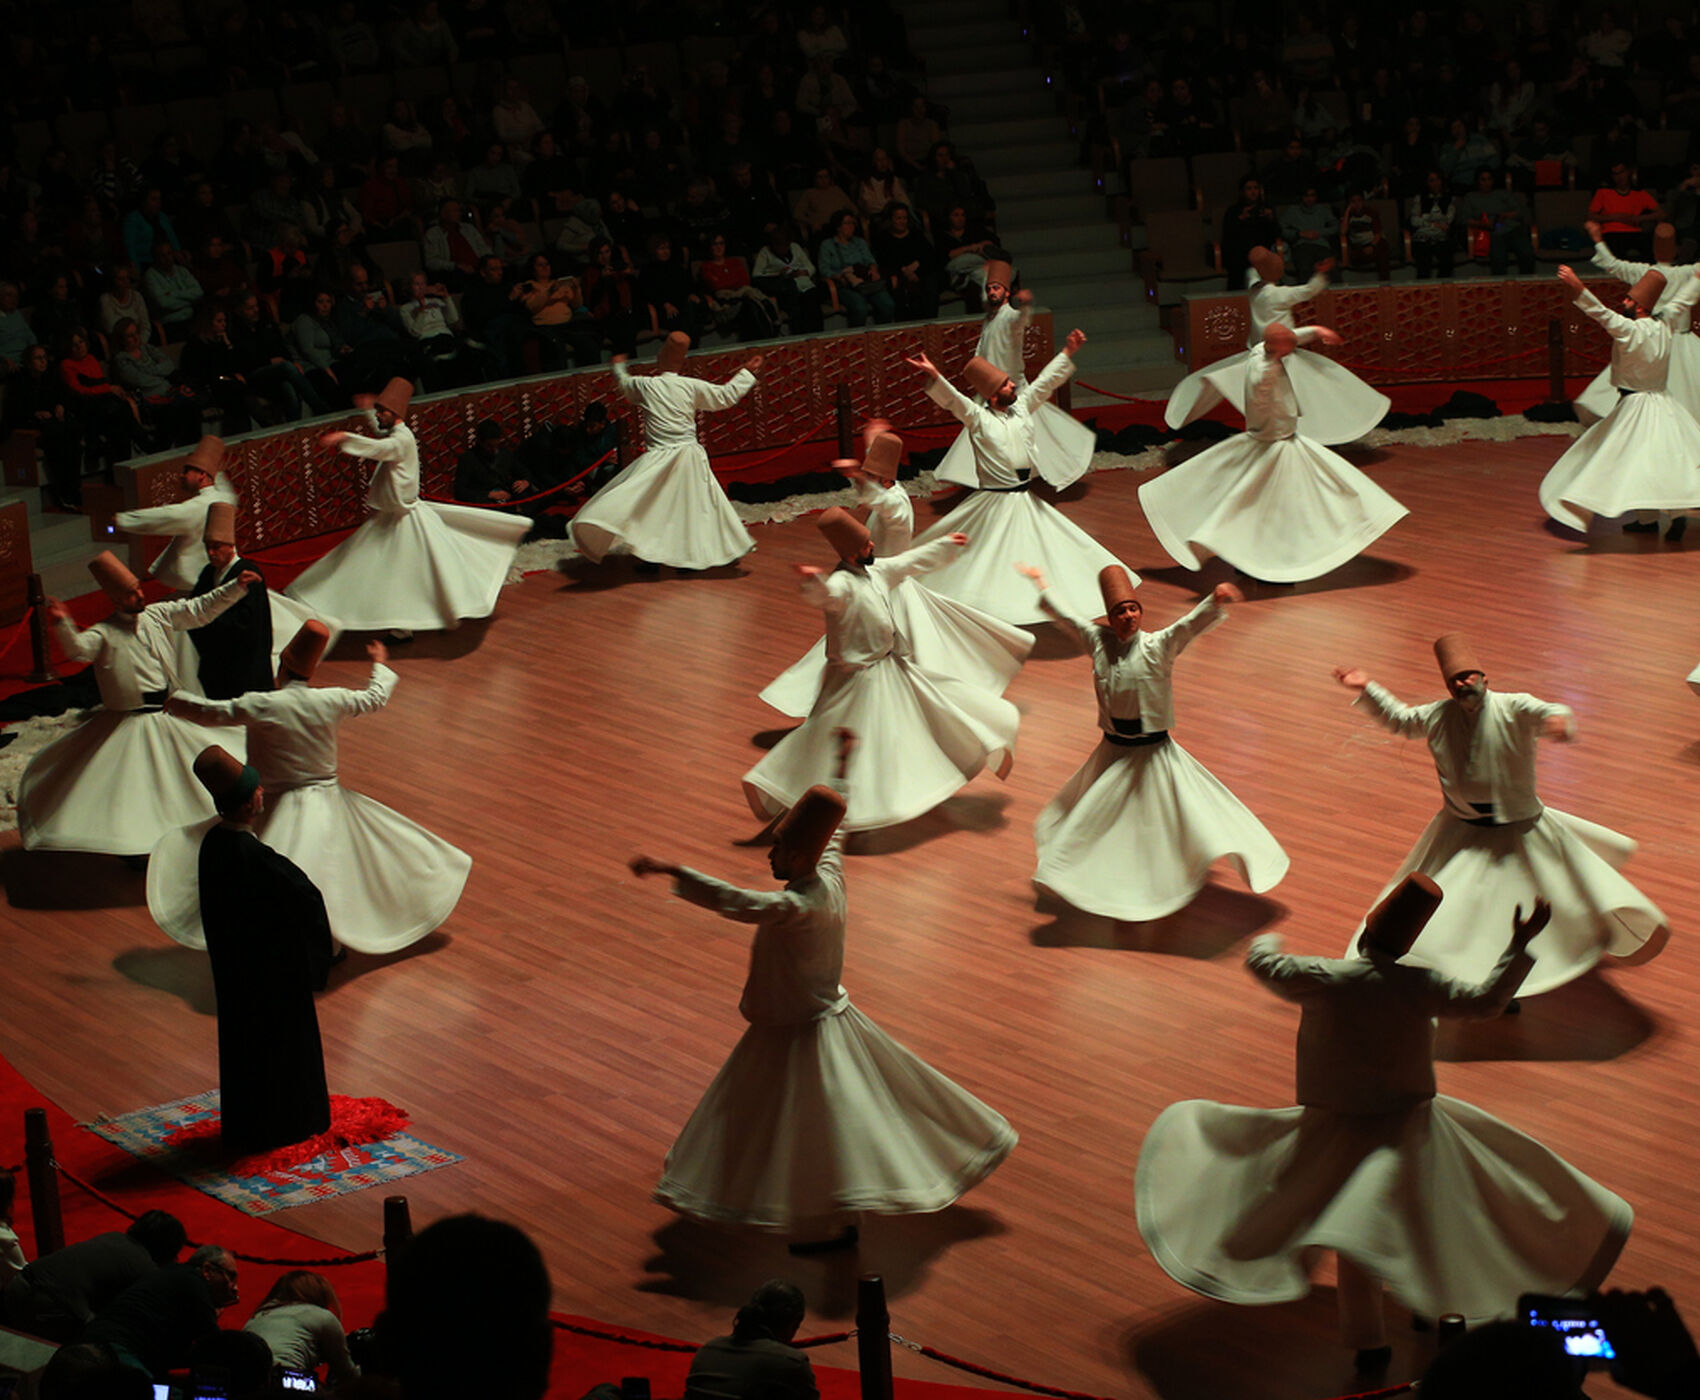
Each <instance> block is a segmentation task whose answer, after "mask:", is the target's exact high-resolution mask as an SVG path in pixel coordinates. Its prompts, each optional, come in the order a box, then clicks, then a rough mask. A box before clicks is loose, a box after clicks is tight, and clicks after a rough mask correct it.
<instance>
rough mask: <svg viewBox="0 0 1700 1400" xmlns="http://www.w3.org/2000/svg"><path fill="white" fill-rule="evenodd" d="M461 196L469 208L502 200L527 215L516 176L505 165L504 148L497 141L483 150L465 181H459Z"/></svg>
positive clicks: (517, 173) (506, 152)
mask: <svg viewBox="0 0 1700 1400" xmlns="http://www.w3.org/2000/svg"><path fill="white" fill-rule="evenodd" d="M461 193H463V194H464V195H465V196H466V198H467V200H468V202H470V203H472V204H487V203H489V202H490V201H491V200H493V199H506V200H511V201H512V202H513V203H514V205H515V206H516V207H519V206H523V207H525V208H526V210H527V212H529V211H530V205H529V204H528V203H527V201H526V198H525V191H524V190H522V189H521V188H520V183H519V172H518V171H517V170H515V169H514V167H513V166H512V165H510V164H509V163H508V148H507V147H506V146H504V145H503V144H502V143H501V142H500V141H492V142H491V143H490V144H489V145H488V146H486V147H485V148H484V160H483V162H482V163H481V164H478V165H475V166H473V167H472V169H471V170H469V171H467V172H466V178H465V179H464V180H463V181H461Z"/></svg>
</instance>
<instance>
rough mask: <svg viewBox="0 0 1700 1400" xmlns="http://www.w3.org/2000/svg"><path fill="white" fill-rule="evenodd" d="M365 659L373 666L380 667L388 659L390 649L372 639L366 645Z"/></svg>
mask: <svg viewBox="0 0 1700 1400" xmlns="http://www.w3.org/2000/svg"><path fill="white" fill-rule="evenodd" d="M366 659H367V660H368V661H370V662H371V663H372V664H373V665H374V666H382V665H383V664H384V662H386V661H388V660H389V659H390V649H389V648H388V647H387V646H385V645H384V644H383V643H382V642H380V641H379V640H378V639H377V638H376V637H374V638H372V640H371V641H369V642H367V643H366Z"/></svg>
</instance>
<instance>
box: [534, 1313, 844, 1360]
mask: <svg viewBox="0 0 1700 1400" xmlns="http://www.w3.org/2000/svg"><path fill="white" fill-rule="evenodd" d="M549 1324H550V1326H552V1327H558V1328H559V1329H560V1330H561V1331H563V1332H571V1333H572V1334H573V1335H574V1336H576V1337H590V1338H592V1339H593V1340H595V1341H598V1342H613V1343H615V1344H616V1345H618V1346H624V1347H642V1348H644V1349H645V1350H648V1351H673V1352H681V1353H689V1352H697V1351H701V1350H702V1348H701V1347H700V1346H698V1345H697V1343H695V1342H663V1341H656V1340H655V1339H653V1338H650V1337H631V1336H627V1335H626V1334H625V1333H623V1332H609V1331H606V1330H604V1329H603V1328H600V1327H585V1326H582V1325H581V1324H579V1323H577V1322H567V1321H565V1320H563V1319H561V1318H558V1317H552V1318H550V1319H549ZM855 1335H856V1334H855V1333H854V1332H823V1333H822V1334H821V1335H820V1336H818V1337H800V1338H798V1339H797V1340H796V1341H794V1342H792V1343H791V1345H792V1346H794V1347H799V1348H804V1349H806V1348H808V1347H823V1346H830V1345H832V1344H833V1343H834V1342H847V1341H849V1340H850V1338H852V1337H854V1336H855Z"/></svg>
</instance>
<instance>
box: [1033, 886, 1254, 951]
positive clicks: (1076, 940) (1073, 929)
mask: <svg viewBox="0 0 1700 1400" xmlns="http://www.w3.org/2000/svg"><path fill="white" fill-rule="evenodd" d="M1038 909H1039V912H1040V913H1042V914H1049V915H1051V916H1052V918H1051V922H1050V923H1048V924H1040V925H1038V926H1037V927H1036V928H1034V929H1033V931H1032V932H1031V933H1030V934H1029V935H1028V937H1029V938H1030V939H1031V941H1032V943H1033V946H1034V947H1035V948H1113V949H1117V950H1119V951H1121V952H1126V953H1158V954H1163V955H1166V956H1170V957H1182V958H1199V959H1203V960H1209V959H1212V958H1218V957H1221V956H1222V954H1224V953H1226V952H1227V951H1228V950H1229V949H1230V948H1232V947H1234V946H1235V945H1236V944H1237V943H1240V942H1242V941H1243V940H1245V939H1247V938H1249V937H1251V935H1252V934H1254V933H1256V932H1258V931H1259V930H1260V929H1264V928H1267V927H1268V926H1269V925H1270V924H1273V923H1275V922H1276V921H1277V920H1279V919H1281V918H1282V917H1284V916H1285V914H1286V913H1287V907H1286V905H1284V904H1281V903H1280V902H1278V901H1276V900H1273V899H1266V898H1265V897H1264V896H1263V895H1260V894H1250V893H1248V892H1247V891H1244V890H1231V889H1228V888H1226V887H1225V886H1222V885H1215V884H1210V885H1206V886H1205V887H1204V888H1203V889H1202V890H1201V891H1199V895H1198V898H1197V899H1195V900H1193V901H1192V903H1191V904H1189V905H1187V906H1186V908H1184V909H1178V910H1176V911H1175V912H1174V913H1173V914H1170V915H1169V916H1168V917H1166V918H1162V919H1150V920H1147V921H1145V922H1143V923H1128V922H1124V921H1122V920H1119V919H1108V918H1105V917H1104V916H1103V915H1102V914H1088V913H1087V912H1086V911H1085V910H1083V909H1076V908H1074V907H1073V906H1072V905H1069V904H1066V903H1064V902H1063V901H1062V900H1060V899H1058V898H1056V896H1054V895H1051V894H1046V893H1041V894H1040V895H1039V898H1038Z"/></svg>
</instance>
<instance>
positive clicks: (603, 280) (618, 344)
mask: <svg viewBox="0 0 1700 1400" xmlns="http://www.w3.org/2000/svg"><path fill="white" fill-rule="evenodd" d="M584 304H585V306H586V308H588V309H589V311H590V314H591V316H592V317H593V318H594V319H595V321H596V326H597V329H598V330H599V331H600V332H601V335H602V338H603V339H604V340H606V341H607V342H608V343H609V344H610V345H612V346H613V347H614V353H615V354H616V355H626V356H630V355H632V354H633V353H635V352H636V350H637V334H638V330H639V328H640V325H641V322H640V320H639V315H638V313H639V311H640V310H641V308H642V305H643V298H642V297H641V296H640V295H639V293H638V287H637V269H636V268H634V267H633V266H632V260H631V259H630V258H629V257H627V256H626V250H625V249H624V248H619V247H616V246H615V245H614V243H612V242H611V241H610V240H609V239H607V238H598V239H597V240H596V241H595V242H594V243H592V244H591V245H590V249H589V263H588V265H587V266H586V267H585V270H584Z"/></svg>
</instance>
